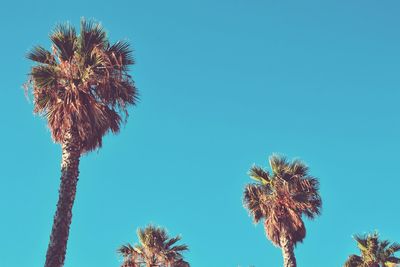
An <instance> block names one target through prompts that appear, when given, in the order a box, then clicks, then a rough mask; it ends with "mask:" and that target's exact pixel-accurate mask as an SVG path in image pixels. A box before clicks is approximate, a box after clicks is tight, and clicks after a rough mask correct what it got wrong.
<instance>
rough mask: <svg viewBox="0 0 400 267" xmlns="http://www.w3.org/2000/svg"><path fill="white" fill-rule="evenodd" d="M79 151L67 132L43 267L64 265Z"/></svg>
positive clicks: (73, 138)
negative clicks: (55, 207)
mask: <svg viewBox="0 0 400 267" xmlns="http://www.w3.org/2000/svg"><path fill="white" fill-rule="evenodd" d="M80 151H81V147H80V142H79V140H78V137H77V134H76V131H73V130H70V131H67V132H66V134H65V135H64V140H63V143H62V160H61V183H60V189H59V192H58V193H59V196H58V203H57V210H56V213H55V215H54V221H53V228H52V230H51V235H50V243H49V246H48V248H47V254H46V263H45V265H44V266H45V267H62V266H63V265H64V259H65V253H66V251H67V241H68V235H69V227H70V225H71V220H72V206H73V204H74V200H75V194H76V185H77V183H78V175H79V169H78V167H79V158H80V155H81V152H80Z"/></svg>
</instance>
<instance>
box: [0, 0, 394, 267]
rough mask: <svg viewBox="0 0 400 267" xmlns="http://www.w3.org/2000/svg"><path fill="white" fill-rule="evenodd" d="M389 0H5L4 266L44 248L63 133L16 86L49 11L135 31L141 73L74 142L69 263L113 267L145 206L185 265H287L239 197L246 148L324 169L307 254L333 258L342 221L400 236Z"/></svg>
mask: <svg viewBox="0 0 400 267" xmlns="http://www.w3.org/2000/svg"><path fill="white" fill-rule="evenodd" d="M399 12H400V2H399V1H398V0H386V1H378V0H374V1H372V0H337V1H331V0H326V1H321V0H301V1H299V0H296V1H294V0H292V1H290V0H289V1H278V0H274V1H270V0H268V1H267V0H229V1H228V0H218V1H216V0H202V1H188V0H169V1H161V0H159V1H157V0H153V1H137V0H129V1H128V0H126V1H118V4H117V3H113V2H111V1H101V0H98V1H76V0H71V1H28V0H26V1H8V2H7V3H6V2H5V3H2V7H1V9H0V25H1V26H0V29H1V34H2V37H1V42H0V51H1V52H2V53H1V64H0V73H1V74H0V75H1V81H2V83H1V87H2V103H1V105H0V114H1V115H0V120H1V125H2V126H1V131H0V147H1V153H0V162H1V174H0V210H1V220H0V266H2V267H13V266H15V267H26V266H41V265H43V263H44V258H45V251H46V248H47V244H48V240H49V234H50V229H51V223H52V220H53V214H54V210H55V205H56V201H57V197H58V185H59V176H60V158H61V153H60V147H59V145H57V144H54V143H53V142H52V141H51V138H50V133H49V131H48V129H47V127H46V123H45V121H44V120H43V119H41V118H39V117H35V116H34V115H33V114H32V103H31V102H30V101H28V100H27V99H26V98H25V96H24V92H23V90H22V89H21V85H22V84H23V83H24V81H25V80H26V77H27V73H28V72H29V68H30V66H31V63H30V62H28V60H26V59H25V58H24V55H25V54H26V52H27V51H28V50H29V49H30V48H31V47H32V46H33V45H35V44H42V45H44V46H46V47H49V46H50V43H49V40H48V34H49V33H50V31H51V30H52V28H53V27H54V26H55V25H56V23H58V22H65V21H70V22H72V23H74V24H75V25H78V23H79V20H80V18H81V17H82V16H85V17H87V18H95V19H97V20H99V21H101V22H102V24H103V25H104V27H105V28H106V29H107V31H108V33H109V37H110V39H111V40H113V41H116V40H118V39H125V40H128V41H129V42H130V43H131V44H132V46H133V47H134V49H135V58H136V61H137V64H136V65H135V67H134V68H133V70H132V74H133V76H134V79H135V81H136V84H137V87H138V88H139V90H140V95H141V101H140V103H139V105H138V106H137V107H136V108H134V109H131V110H130V114H131V116H130V117H129V121H128V123H127V125H126V127H125V128H123V129H122V131H121V133H120V134H119V135H117V136H112V135H109V136H107V137H106V138H105V141H104V146H103V148H102V149H100V150H99V151H98V152H94V153H91V154H89V155H86V156H84V157H83V159H82V161H81V166H80V180H79V185H78V193H77V199H76V202H75V206H74V216H73V223H72V228H71V235H70V240H69V244H68V253H67V259H66V264H65V267H80V266H85V267H92V266H93V267H113V266H114V267H118V266H119V264H120V259H119V257H118V256H117V254H116V253H115V251H116V249H117V248H118V246H119V245H121V244H124V243H126V242H135V241H136V234H135V231H136V229H137V228H138V227H143V226H145V225H146V224H148V223H154V224H157V225H162V226H165V227H166V228H167V229H168V230H169V232H170V234H171V235H175V234H182V236H183V241H184V242H185V243H186V244H188V245H189V246H190V249H191V250H190V252H188V253H187V254H186V255H187V259H188V260H189V261H190V263H191V264H192V266H193V267H237V266H239V265H240V266H241V267H247V266H249V265H253V266H255V267H263V266H270V267H276V266H281V265H282V257H281V252H280V250H279V249H277V248H275V247H274V246H273V245H272V244H271V243H270V242H269V241H268V240H267V239H266V238H265V235H264V232H263V227H262V225H258V226H254V225H253V224H252V221H251V218H250V217H248V215H247V212H246V210H245V209H244V208H243V206H242V192H243V187H244V185H245V184H246V183H248V182H249V181H250V179H249V178H248V176H247V174H246V173H247V171H248V169H249V168H250V167H251V165H252V164H253V163H256V164H259V165H263V166H266V165H267V157H268V156H269V155H270V154H272V153H273V152H278V153H283V154H286V155H287V156H288V157H289V158H292V157H299V158H301V159H303V160H304V161H305V162H306V163H307V164H308V165H309V166H310V173H311V174H312V175H314V176H316V177H318V178H319V179H320V183H321V195H322V199H323V201H324V203H323V213H322V216H321V217H319V218H317V220H315V221H306V226H307V237H306V239H305V241H304V243H303V244H299V245H298V246H297V248H296V255H297V258H298V263H299V266H304V267H336V266H341V264H343V262H344V261H345V259H346V258H347V256H348V255H349V254H351V253H355V252H357V250H356V246H355V243H354V241H353V240H352V238H351V236H352V235H353V234H355V233H365V232H367V231H374V230H379V232H380V233H381V236H382V238H387V239H390V240H392V241H398V242H400V228H399V218H400V216H399V215H398V214H399V213H398V209H399V199H398V193H399V186H400V179H399V178H400V176H399V171H398V170H399V166H400V165H399V150H400V142H399V136H400V126H399V114H400V113H399V112H400V105H399V100H400V75H399V73H400V34H399V26H400V16H399Z"/></svg>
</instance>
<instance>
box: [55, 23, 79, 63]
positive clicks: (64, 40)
mask: <svg viewBox="0 0 400 267" xmlns="http://www.w3.org/2000/svg"><path fill="white" fill-rule="evenodd" d="M50 39H51V41H52V43H53V45H54V47H55V49H56V50H57V52H58V56H59V57H60V59H61V60H70V59H71V58H72V57H73V56H74V52H75V49H76V40H77V36H76V31H75V28H74V27H73V26H72V25H71V24H69V23H64V24H59V25H57V26H56V28H55V29H54V31H53V32H52V33H51V35H50Z"/></svg>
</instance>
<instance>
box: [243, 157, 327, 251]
mask: <svg viewBox="0 0 400 267" xmlns="http://www.w3.org/2000/svg"><path fill="white" fill-rule="evenodd" d="M269 165H270V168H271V172H270V171H268V170H266V169H264V168H262V167H259V166H256V165H254V166H252V167H251V169H250V171H249V176H250V177H251V178H252V179H253V180H255V183H252V184H249V185H247V186H246V188H245V192H244V205H245V207H246V208H247V209H248V210H249V213H250V215H251V216H252V217H253V220H254V222H255V223H258V222H259V221H260V220H261V219H264V220H265V222H264V226H265V230H266V233H267V236H268V238H269V239H270V240H271V241H272V242H273V243H274V244H275V245H276V246H280V237H281V235H282V234H283V232H286V235H288V236H289V237H290V239H291V241H292V242H293V243H294V244H295V243H296V242H301V241H302V240H303V239H304V237H305V234H306V232H305V231H306V230H305V226H304V223H303V221H302V218H301V216H302V215H305V216H307V217H308V218H310V219H314V218H315V217H316V216H318V215H319V214H320V213H321V206H322V201H321V197H320V195H319V182H318V180H317V179H316V178H314V177H312V176H310V175H309V174H308V167H307V166H306V165H305V164H304V163H303V162H302V161H300V160H293V161H291V162H289V161H288V160H287V159H286V158H285V157H283V156H280V155H276V154H274V155H272V156H271V157H270V158H269Z"/></svg>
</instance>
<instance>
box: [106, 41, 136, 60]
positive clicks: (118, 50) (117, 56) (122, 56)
mask: <svg viewBox="0 0 400 267" xmlns="http://www.w3.org/2000/svg"><path fill="white" fill-rule="evenodd" d="M106 51H107V53H108V54H109V55H110V59H111V60H113V61H114V63H115V64H116V65H117V64H121V66H128V65H132V64H134V63H135V61H134V59H133V56H132V50H131V49H130V46H129V43H127V42H124V41H118V42H116V43H115V44H113V45H111V46H109V47H108V48H107V50H106Z"/></svg>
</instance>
